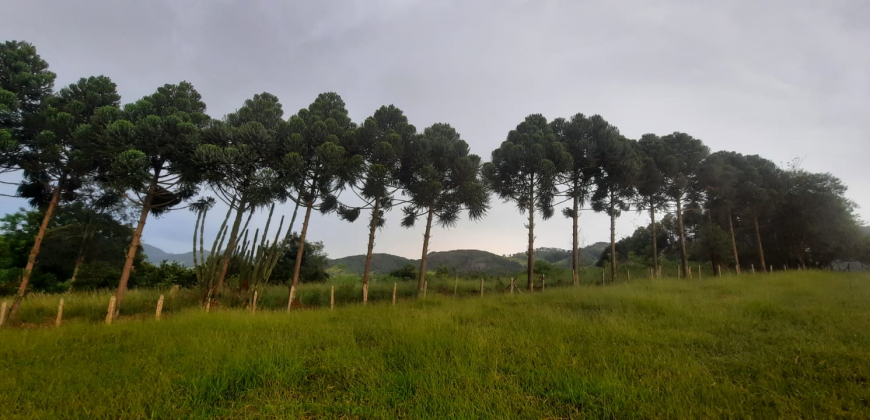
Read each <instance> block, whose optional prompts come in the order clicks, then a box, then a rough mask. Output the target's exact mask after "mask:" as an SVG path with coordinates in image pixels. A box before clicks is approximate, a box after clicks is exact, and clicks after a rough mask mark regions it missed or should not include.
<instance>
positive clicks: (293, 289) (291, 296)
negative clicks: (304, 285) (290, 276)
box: [287, 286, 296, 313]
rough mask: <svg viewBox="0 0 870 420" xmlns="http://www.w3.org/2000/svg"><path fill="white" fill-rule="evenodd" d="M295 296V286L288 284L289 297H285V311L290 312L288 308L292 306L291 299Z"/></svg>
mask: <svg viewBox="0 0 870 420" xmlns="http://www.w3.org/2000/svg"><path fill="white" fill-rule="evenodd" d="M295 298H296V286H290V298H288V299H287V313H290V308H292V307H293V299H295Z"/></svg>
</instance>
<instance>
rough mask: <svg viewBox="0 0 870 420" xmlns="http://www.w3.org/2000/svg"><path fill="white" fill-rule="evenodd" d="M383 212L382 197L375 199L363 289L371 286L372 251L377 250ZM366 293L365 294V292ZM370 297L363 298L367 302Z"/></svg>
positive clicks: (364, 268)
mask: <svg viewBox="0 0 870 420" xmlns="http://www.w3.org/2000/svg"><path fill="white" fill-rule="evenodd" d="M380 210H381V199H380V197H376V198H375V207H374V208H373V209H372V221H371V223H370V224H369V245H368V250H367V251H366V264H365V266H364V267H363V278H362V282H363V288H365V287H367V286H368V284H369V270H370V269H371V267H372V251H374V249H375V231H376V230H377V229H378V220H379V219H380V214H379V212H380ZM363 290H365V289H363ZM364 293H365V292H364ZM367 297H368V296H363V302H365V301H366V300H368V299H367Z"/></svg>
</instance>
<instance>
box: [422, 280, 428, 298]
mask: <svg viewBox="0 0 870 420" xmlns="http://www.w3.org/2000/svg"><path fill="white" fill-rule="evenodd" d="M427 291H429V280H426V281H424V282H423V299H426V292H427Z"/></svg>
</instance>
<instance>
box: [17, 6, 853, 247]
mask: <svg viewBox="0 0 870 420" xmlns="http://www.w3.org/2000/svg"><path fill="white" fill-rule="evenodd" d="M867 22H870V3H867V2H865V1H862V0H853V1H845V0H843V1H829V2H816V1H810V0H799V1H785V0H779V1H769V2H754V1H748V0H741V1H731V2H696V1H688V0H685V1H681V0H674V1H652V2H650V1H641V0H630V1H622V2H605V1H521V0H513V1H504V0H487V1H474V2H471V1H443V2H426V1H403V0H378V1H363V0H356V1H296V2H280V1H245V2H241V1H239V2H233V1H204V0H203V1H162V2H161V1H153V2H133V1H90V2H62V1H30V2H15V3H13V4H9V5H6V6H5V7H4V13H3V14H2V15H0V38H2V39H24V40H27V41H30V42H32V43H34V44H36V46H37V47H38V48H39V51H40V53H41V54H42V56H43V57H44V58H45V59H46V60H48V61H49V63H50V64H51V66H52V69H53V70H54V71H55V72H57V73H58V85H59V86H61V85H64V84H67V83H70V82H72V81H73V80H75V79H76V78H78V77H81V76H87V75H91V74H106V75H108V76H110V77H112V78H113V80H114V81H115V82H116V83H117V84H118V87H119V90H120V92H121V94H122V95H123V98H124V101H125V102H130V101H134V100H135V99H137V98H139V97H141V96H143V95H146V94H149V93H151V92H152V91H153V90H154V89H155V88H156V87H157V86H159V85H161V84H163V83H175V82H178V81H180V80H188V81H190V82H192V83H193V84H194V85H195V86H196V87H197V89H198V90H199V91H200V92H201V93H202V94H203V97H204V99H205V100H206V102H207V103H208V105H209V113H210V114H211V115H212V116H214V117H221V116H222V115H224V114H226V113H228V112H232V111H233V110H234V109H236V108H237V107H238V106H239V105H241V103H242V102H243V101H244V100H245V99H246V98H249V97H251V96H252V95H253V94H255V93H259V92H263V91H269V92H271V93H274V94H276V95H277V96H278V97H279V98H281V101H282V103H283V104H284V109H285V112H286V113H287V115H289V114H291V113H294V112H295V111H297V110H298V109H299V108H302V107H305V106H307V105H308V103H310V102H311V101H312V100H313V99H314V97H315V96H316V95H317V94H318V93H320V92H323V91H336V92H338V93H340V94H341V95H342V97H343V98H344V99H345V101H346V102H347V104H348V108H349V110H350V112H351V115H352V117H353V118H354V120H356V121H362V120H363V119H364V118H365V117H366V116H367V115H370V114H371V113H372V112H373V111H374V110H375V109H376V108H377V107H378V106H380V105H384V104H390V103H392V104H395V105H397V106H399V107H400V108H402V109H403V110H405V112H406V114H407V115H408V116H409V118H410V119H411V121H412V122H413V123H414V124H415V125H416V126H417V127H418V128H419V129H422V128H424V127H426V126H428V125H430V124H432V123H435V122H449V123H451V124H453V125H454V126H455V127H456V128H457V129H458V130H459V131H460V132H461V133H462V135H463V137H464V138H465V139H466V140H467V141H468V142H469V143H470V144H471V147H472V150H473V151H474V152H475V153H477V154H479V155H481V156H482V157H483V159H484V160H487V159H488V158H489V153H490V151H491V150H492V149H494V148H496V147H498V145H499V143H500V142H501V141H502V140H503V139H504V137H505V136H506V134H507V132H508V131H509V130H510V129H512V128H513V127H514V126H516V124H517V123H519V122H520V121H522V119H523V118H524V117H525V116H526V115H528V114H530V113H543V114H544V115H546V116H547V117H548V118H555V117H560V116H570V115H573V114H575V113H577V112H583V113H586V114H595V113H598V114H601V115H603V116H604V117H605V118H607V119H608V120H609V121H611V122H612V123H614V124H616V125H617V126H619V127H620V129H621V130H622V131H623V133H625V134H626V135H628V136H630V137H635V138H636V137H639V136H640V135H641V134H643V133H647V132H654V133H659V134H664V133H669V132H672V131H676V130H679V131H685V132H688V133H690V134H692V135H694V136H696V137H699V138H701V139H703V140H704V141H705V142H706V143H707V144H708V145H709V146H710V147H711V148H712V149H713V150H719V149H729V150H735V151H739V152H742V153H750V154H755V153H757V154H761V155H763V156H765V157H767V158H769V159H772V160H773V161H775V162H777V163H785V162H787V161H789V160H791V159H793V158H795V157H799V158H802V159H803V167H804V168H806V169H809V170H812V171H823V172H832V173H834V174H835V175H837V176H839V177H840V178H842V179H843V181H844V182H846V184H847V185H849V186H850V192H849V196H850V197H851V198H853V199H854V200H855V201H856V202H857V203H858V204H859V205H861V209H860V210H859V212H860V214H861V216H862V217H863V219H864V220H870V185H867V184H866V183H865V182H864V180H865V179H866V175H867V171H866V169H865V165H866V161H867V157H868V156H870V141H868V138H867V133H868V132H870V118H867V115H868V114H870V94H868V92H870V49H868V48H867V45H870V27H868V25H867ZM5 191H7V192H8V189H7V190H5ZM23 205H25V203H24V202H23V201H17V200H13V199H5V198H4V199H3V202H2V203H0V211H2V212H6V211H11V210H13V209H14V208H16V207H18V206H23ZM281 211H283V212H284V213H285V214H288V215H289V213H290V212H291V211H292V210H291V209H289V206H283V207H282V208H281ZM219 214H220V215H219ZM221 216H222V211H221V210H220V209H216V211H214V212H213V215H212V216H211V217H210V219H211V222H212V225H213V226H214V228H213V230H216V226H217V225H218V224H219V223H220V222H219V220H218V219H220V218H221ZM398 219H399V213H398V211H394V212H393V213H392V214H390V215H388V225H387V227H386V228H385V229H384V230H383V231H382V232H381V233H380V234H379V239H378V245H377V251H378V252H390V253H395V254H399V255H404V256H408V257H415V256H417V255H418V254H419V252H420V246H421V242H422V241H421V239H422V238H421V236H422V229H419V228H418V229H402V228H401V227H400V226H399V223H398ZM258 220H259V221H260V222H261V223H262V221H263V216H260V217H259V218H258ZM523 223H524V217H523V216H521V215H520V214H518V213H517V212H516V210H515V208H514V207H513V206H512V205H511V204H503V203H500V202H498V201H494V202H493V208H492V210H491V211H490V214H489V217H487V218H486V219H485V220H484V221H482V222H479V223H473V222H468V221H462V222H461V223H460V224H459V225H458V226H457V227H455V228H453V229H451V230H437V231H436V232H435V236H434V237H433V242H432V249H433V250H436V251H437V250H448V249H457V248H479V249H487V250H490V251H493V252H497V253H509V252H516V251H521V250H522V249H524V246H525V240H526V239H525V229H524V228H523ZM645 223H646V217H645V216H638V215H636V214H635V213H628V214H625V215H624V216H623V217H622V218H621V219H620V220H619V222H618V225H617V227H618V234H619V235H627V234H630V233H631V232H632V231H633V230H634V228H635V227H636V226H639V225H642V224H645ZM192 225H193V217H192V215H191V214H189V213H187V212H184V211H181V212H176V213H174V214H170V215H167V216H165V217H163V218H161V219H157V220H153V221H151V222H150V223H149V224H148V226H147V228H146V231H145V241H146V242H149V243H151V244H154V245H157V246H160V247H164V248H166V249H167V250H170V251H177V252H183V251H186V250H188V249H189V248H190V246H191V245H190V235H191V233H192V232H191V230H192ZM539 226H540V227H539V229H538V230H537V232H536V233H537V244H538V245H540V246H556V247H564V248H567V247H570V232H569V230H570V222H569V221H568V220H566V219H562V218H561V217H556V218H553V219H552V220H549V221H546V222H543V223H542V224H540V225H539ZM581 228H582V229H583V236H584V241H585V242H586V243H591V242H595V241H599V240H605V239H606V238H607V237H608V228H609V224H608V222H607V220H606V218H605V217H604V216H602V215H596V214H593V213H591V212H589V213H586V214H584V215H583V217H582V219H581ZM311 229H312V230H311V234H310V235H311V238H313V239H315V240H322V241H324V242H325V244H326V249H327V251H328V252H329V253H330V254H331V255H333V256H343V255H350V254H359V253H362V252H363V251H364V249H365V242H366V232H365V231H366V229H365V226H364V223H360V222H357V223H355V224H348V223H345V222H341V221H339V220H338V219H337V218H336V217H333V216H329V217H320V216H316V217H314V219H313V225H312V228H311Z"/></svg>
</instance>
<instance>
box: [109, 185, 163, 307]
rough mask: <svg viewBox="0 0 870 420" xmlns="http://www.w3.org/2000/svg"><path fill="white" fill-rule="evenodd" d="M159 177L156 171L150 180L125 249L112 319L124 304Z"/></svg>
mask: <svg viewBox="0 0 870 420" xmlns="http://www.w3.org/2000/svg"><path fill="white" fill-rule="evenodd" d="M159 177H160V171H156V172H155V173H154V177H153V178H151V186H150V187H148V195H146V196H145V202H144V203H143V204H142V212H141V213H140V214H139V223H137V224H136V230H135V231H133V240H132V241H131V242H130V248H129V249H127V259H126V260H125V261H124V270H123V271H122V272H121V280H120V281H118V291H117V292H115V312H114V314H112V317H113V318H115V317H117V316H118V314H119V313H120V312H121V304H122V303H124V296H125V295H126V294H127V282H128V281H129V280H130V274H131V273H132V272H133V261H134V260H135V259H136V251H138V250H139V243H140V242H141V240H142V231H143V230H145V221H147V220H148V213H149V212H150V211H151V203H152V202H153V201H154V193H155V192H156V191H157V180H158V179H159Z"/></svg>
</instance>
